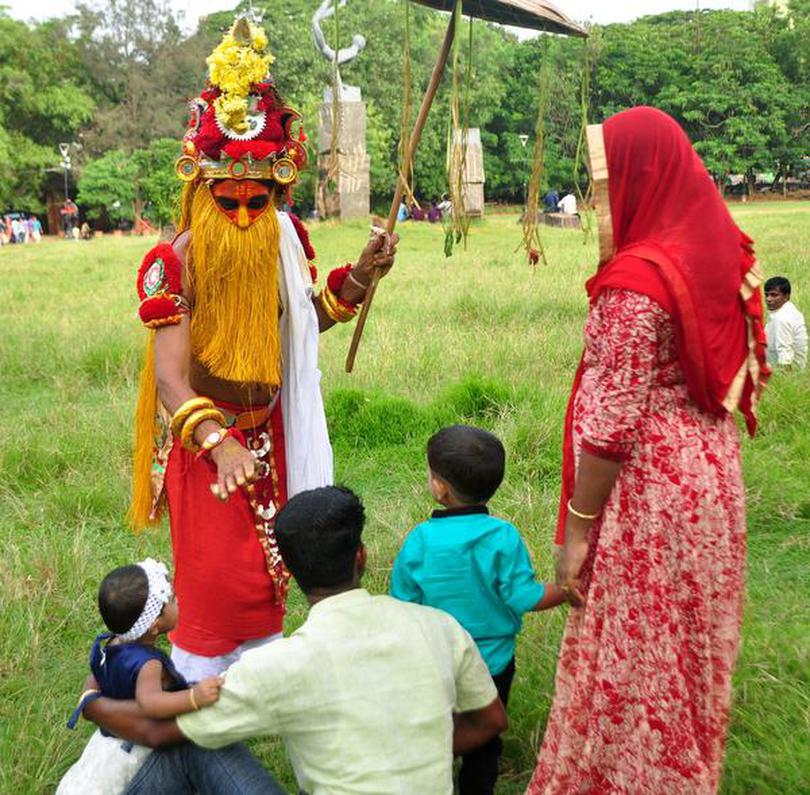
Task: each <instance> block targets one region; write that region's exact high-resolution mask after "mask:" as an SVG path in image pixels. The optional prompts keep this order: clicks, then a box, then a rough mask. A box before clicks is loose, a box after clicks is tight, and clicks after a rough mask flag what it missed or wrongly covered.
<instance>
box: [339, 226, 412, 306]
mask: <svg viewBox="0 0 810 795" xmlns="http://www.w3.org/2000/svg"><path fill="white" fill-rule="evenodd" d="M375 229H377V227H375ZM397 243H399V235H398V234H397V233H396V232H392V233H391V234H389V233H388V232H386V231H385V230H383V229H381V228H380V229H379V231H374V232H372V233H371V237H370V238H369V241H368V243H367V244H366V247H365V248H364V249H363V251H362V252H361V254H360V258H359V259H358V260H357V264H356V265H355V266H354V268H352V277H353V278H354V279H356V280H357V281H358V282H360V284H364V285H366V286H368V285H369V284H371V279H372V278H373V276H374V271H375V270H377V269H379V271H380V276H385V274H386V273H388V271H389V270H391V266H392V265H393V264H394V257H396V253H397ZM346 281H347V282H349V284H348V285H346V286H347V287H348V286H351V285H352V282H351V281H350V280H348V279H347V280H346ZM346 298H347V300H348V296H347V297H346Z"/></svg>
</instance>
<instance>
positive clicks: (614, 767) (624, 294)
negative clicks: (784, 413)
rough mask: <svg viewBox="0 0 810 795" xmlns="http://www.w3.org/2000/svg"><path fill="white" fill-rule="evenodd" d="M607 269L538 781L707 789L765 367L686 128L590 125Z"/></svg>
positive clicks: (600, 789)
mask: <svg viewBox="0 0 810 795" xmlns="http://www.w3.org/2000/svg"><path fill="white" fill-rule="evenodd" d="M588 143H589V149H590V157H591V169H592V174H593V177H594V183H595V187H596V200H597V213H598V218H599V235H600V265H599V269H598V271H597V273H596V275H595V276H594V277H593V278H592V279H591V280H590V281H589V282H588V285H587V289H588V295H589V298H590V314H589V316H588V322H587V324H586V327H585V351H584V354H583V357H582V362H581V364H580V367H579V371H578V372H577V376H576V379H575V382H574V388H573V390H572V395H571V400H570V403H569V406H568V412H567V415H566V428H565V444H564V451H563V489H562V499H561V505H560V519H559V523H558V531H557V542H558V543H559V544H562V547H561V552H560V558H559V562H558V570H557V579H558V583H559V584H560V585H561V587H563V589H564V590H566V591H567V593H568V594H569V601H570V602H571V603H572V604H573V605H574V608H575V609H573V610H572V611H571V613H570V615H569V617H568V623H567V625H566V629H565V634H564V637H563V641H562V648H561V651H560V657H559V661H558V666H557V678H556V692H555V697H554V704H553V707H552V710H551V715H550V717H549V722H548V727H547V729H546V735H545V738H544V741H543V745H542V748H541V749H540V755H539V758H538V761H537V768H536V770H535V773H534V777H533V779H532V782H531V784H530V785H529V790H528V791H529V793H530V794H531V795H539V794H540V793H549V794H550V795H551V794H553V795H564V794H565V793H594V794H595V793H599V794H600V795H602V794H603V793H655V794H656V795H658V794H659V793H667V794H668V795H672V794H673V793H690V795H692V794H694V793H713V792H715V791H716V789H717V786H718V782H719V778H720V774H721V771H722V765H723V750H724V744H725V736H726V726H727V722H728V707H729V695H730V684H731V672H732V669H733V666H734V662H735V658H736V655H737V647H738V643H739V633H740V623H741V617H742V598H743V587H744V571H745V544H746V542H745V504H744V492H743V483H742V477H741V472H740V451H739V440H738V435H737V427H736V424H735V422H734V419H733V417H732V412H733V411H734V410H735V409H737V408H739V409H740V411H741V412H742V414H743V415H744V417H745V420H746V424H747V427H748V430H749V432H750V433H753V432H754V429H755V427H756V417H755V406H756V399H757V396H758V394H759V391H760V389H761V386H762V384H763V382H764V380H765V379H766V377H767V375H768V370H767V367H766V365H765V363H764V362H765V358H764V352H765V338H764V333H763V329H762V304H761V297H760V292H759V282H760V275H759V270H758V268H757V264H756V262H755V260H754V256H753V251H752V241H751V239H750V238H748V237H747V236H746V235H745V234H743V233H742V232H741V231H740V230H739V229H738V228H737V226H736V225H735V224H734V222H733V220H732V219H731V216H730V215H729V212H728V210H727V208H726V206H725V204H724V203H723V201H722V199H721V198H720V195H719V193H718V191H717V189H716V188H715V186H714V184H713V183H712V181H711V178H710V177H709V174H708V173H707V171H706V169H705V168H704V166H703V164H702V163H701V161H700V159H699V158H698V156H697V154H696V153H695V151H694V150H693V149H692V146H691V144H690V143H689V140H688V138H687V137H686V135H685V134H684V133H683V131H682V130H681V129H680V127H679V126H678V125H677V124H676V123H675V121H673V119H671V118H670V117H669V116H667V115H666V114H664V113H662V112H660V111H657V110H655V109H653V108H635V109H633V110H629V111H626V112H624V113H620V114H618V115H616V116H613V117H612V118H610V119H608V120H607V121H606V122H605V124H604V125H602V126H596V127H591V128H589V131H588Z"/></svg>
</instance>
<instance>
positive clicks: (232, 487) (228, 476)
mask: <svg viewBox="0 0 810 795" xmlns="http://www.w3.org/2000/svg"><path fill="white" fill-rule="evenodd" d="M211 460H212V461H213V462H214V463H215V464H216V465H217V482H216V483H212V484H211V491H212V493H213V494H214V496H215V497H219V499H221V500H223V501H224V500H227V499H228V496H229V495H231V494H233V493H234V492H235V491H236V490H237V489H238V488H240V487H241V486H244V485H246V484H248V483H252V482H253V481H254V480H256V459H255V458H254V457H253V454H252V453H251V452H250V451H249V450H248V449H247V448H245V447H243V446H242V445H241V444H239V442H238V441H237V440H236V439H234V438H232V437H230V436H228V437H226V438H225V439H223V440H222V442H221V443H220V444H218V445H217V446H216V447H215V448H214V449H213V450H212V451H211Z"/></svg>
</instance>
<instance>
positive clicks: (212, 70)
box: [207, 19, 275, 133]
mask: <svg viewBox="0 0 810 795" xmlns="http://www.w3.org/2000/svg"><path fill="white" fill-rule="evenodd" d="M246 25H247V28H248V30H249V31H250V39H249V43H247V42H245V41H244V40H243V39H242V37H241V36H240V35H239V33H241V32H243V31H244V28H245V26H246ZM237 26H240V31H239V32H237ZM274 60H275V58H274V57H273V55H272V53H270V51H269V50H267V35H266V34H265V32H264V31H263V30H262V29H261V28H258V27H256V26H255V25H252V24H250V23H248V22H247V20H244V19H240V20H238V21H237V22H235V23H234V24H233V26H232V27H231V29H230V31H229V32H228V33H226V34H225V36H224V38H223V39H222V41H221V42H220V44H219V46H218V47H217V48H216V49H215V50H214V51H213V52H212V53H211V55H210V56H209V57H208V59H207V63H208V77H209V79H210V81H211V85H213V86H216V87H217V88H219V90H220V91H221V92H222V94H221V95H220V96H219V97H217V99H216V100H214V109H215V112H216V114H217V118H218V119H219V120H220V121H221V122H222V123H223V124H224V125H225V126H227V127H230V128H231V129H232V130H235V131H236V132H239V133H242V132H245V131H246V130H247V129H248V125H247V121H246V118H245V117H246V115H247V109H248V101H247V100H248V95H249V94H250V87H251V86H252V85H254V84H255V83H261V82H262V80H264V78H265V77H266V76H267V73H268V70H269V69H270V64H272V63H273V61H274Z"/></svg>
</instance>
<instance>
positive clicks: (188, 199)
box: [177, 180, 200, 234]
mask: <svg viewBox="0 0 810 795" xmlns="http://www.w3.org/2000/svg"><path fill="white" fill-rule="evenodd" d="M199 184H200V183H199V180H195V181H194V182H185V183H183V189H182V190H181V191H180V207H179V211H180V218H179V220H178V222H177V232H178V234H179V233H180V232H185V231H186V229H188V228H189V227H190V226H191V204H192V202H193V201H194V193H195V192H196V190H197V187H198V186H199Z"/></svg>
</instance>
